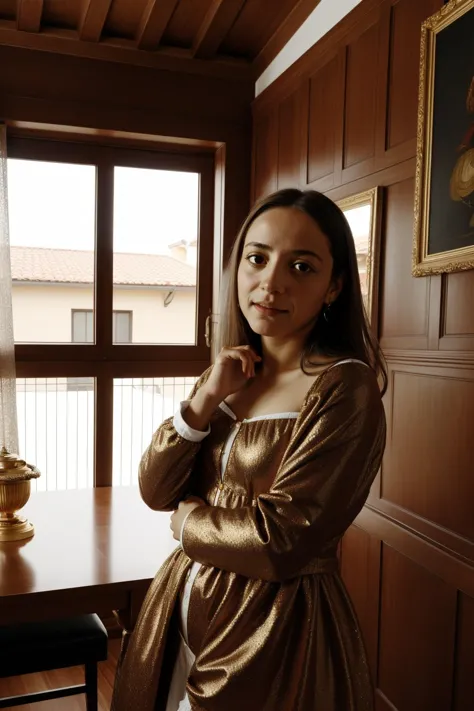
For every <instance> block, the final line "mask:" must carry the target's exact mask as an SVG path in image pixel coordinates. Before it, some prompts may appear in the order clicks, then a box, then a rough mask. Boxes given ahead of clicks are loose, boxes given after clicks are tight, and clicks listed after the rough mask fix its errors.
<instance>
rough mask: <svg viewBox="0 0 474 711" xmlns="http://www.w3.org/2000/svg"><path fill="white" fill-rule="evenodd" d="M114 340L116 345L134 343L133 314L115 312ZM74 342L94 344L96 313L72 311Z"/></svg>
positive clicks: (129, 312)
mask: <svg viewBox="0 0 474 711" xmlns="http://www.w3.org/2000/svg"><path fill="white" fill-rule="evenodd" d="M112 339H113V342H114V343H132V312H131V311H114V312H113V329H112ZM72 342H73V343H94V312H93V311H77V310H74V309H73V311H72Z"/></svg>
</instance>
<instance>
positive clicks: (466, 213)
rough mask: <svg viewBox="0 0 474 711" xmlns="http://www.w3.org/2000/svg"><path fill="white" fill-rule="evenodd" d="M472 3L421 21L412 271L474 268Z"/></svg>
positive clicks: (456, 0) (460, 0)
mask: <svg viewBox="0 0 474 711" xmlns="http://www.w3.org/2000/svg"><path fill="white" fill-rule="evenodd" d="M473 47H474V0H450V2H448V3H447V4H446V5H444V6H443V7H442V8H441V10H439V11H438V12H437V13H436V14H435V15H433V16H432V17H430V18H429V19H428V20H426V21H425V22H424V23H423V26H422V33H421V61H420V91H419V108H418V135H417V157H416V188H415V226H414V243H413V269H412V271H413V275H414V276H416V277H419V276H428V275H430V274H440V273H443V272H455V271H461V270H463V269H472V268H474V52H473Z"/></svg>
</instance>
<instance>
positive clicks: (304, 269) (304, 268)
mask: <svg viewBox="0 0 474 711" xmlns="http://www.w3.org/2000/svg"><path fill="white" fill-rule="evenodd" d="M293 266H294V268H295V269H296V271H297V272H301V273H302V274H308V272H312V271H313V269H312V268H311V267H310V266H309V264H306V262H295V263H294V265H293Z"/></svg>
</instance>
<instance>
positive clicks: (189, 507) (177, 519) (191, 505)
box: [170, 496, 206, 541]
mask: <svg viewBox="0 0 474 711" xmlns="http://www.w3.org/2000/svg"><path fill="white" fill-rule="evenodd" d="M205 505H206V502H205V501H203V500H202V499H198V498H197V496H192V497H189V499H186V501H181V502H180V504H179V506H178V508H177V509H176V511H174V512H173V513H172V514H171V523H170V528H171V530H172V531H173V538H174V539H175V540H176V541H179V540H180V537H181V528H182V526H183V522H184V519H185V518H186V516H187V515H188V514H189V513H191V511H194V509H197V508H198V507H199V506H205Z"/></svg>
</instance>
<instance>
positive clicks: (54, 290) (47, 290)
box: [11, 244, 196, 344]
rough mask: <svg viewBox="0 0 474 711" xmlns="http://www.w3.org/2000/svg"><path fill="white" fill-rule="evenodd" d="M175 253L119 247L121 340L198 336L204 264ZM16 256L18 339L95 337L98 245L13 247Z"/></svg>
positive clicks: (117, 321)
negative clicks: (199, 281)
mask: <svg viewBox="0 0 474 711" xmlns="http://www.w3.org/2000/svg"><path fill="white" fill-rule="evenodd" d="M172 254H173V255H174V256H167V255H156V254H147V255H145V254H120V253H118V254H115V255H114V292H113V310H114V323H113V327H114V328H113V331H114V342H115V343H154V344H180V343H183V344H189V343H194V341H195V337H196V334H195V328H196V327H195V321H196V266H195V264H194V265H193V264H192V263H191V264H190V263H187V262H186V261H185V260H186V258H187V250H186V245H184V246H183V245H182V244H180V246H179V249H177V250H176V249H174V250H173V251H172ZM191 254H192V252H191ZM193 261H194V260H193ZM11 262H12V283H13V286H12V301H13V320H14V331H15V341H16V342H18V343H21V342H23V343H25V342H29V343H35V342H36V343H71V342H74V343H92V342H93V341H94V318H93V305H94V253H93V252H91V251H85V250H67V249H44V248H36V247H11Z"/></svg>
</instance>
